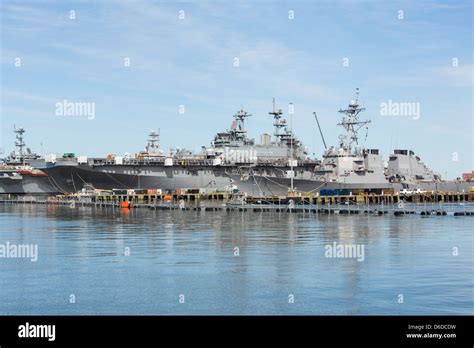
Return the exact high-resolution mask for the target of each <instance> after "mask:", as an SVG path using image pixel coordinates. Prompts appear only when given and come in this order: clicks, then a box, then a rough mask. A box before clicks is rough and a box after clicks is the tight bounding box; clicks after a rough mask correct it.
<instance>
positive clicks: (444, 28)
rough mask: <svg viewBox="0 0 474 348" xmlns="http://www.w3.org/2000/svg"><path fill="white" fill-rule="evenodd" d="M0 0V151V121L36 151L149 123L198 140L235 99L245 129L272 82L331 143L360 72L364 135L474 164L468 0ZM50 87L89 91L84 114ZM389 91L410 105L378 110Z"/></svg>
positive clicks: (259, 126) (266, 107)
mask: <svg viewBox="0 0 474 348" xmlns="http://www.w3.org/2000/svg"><path fill="white" fill-rule="evenodd" d="M0 6H1V64H2V67H1V81H0V83H1V110H0V111H1V125H0V126H1V142H0V146H1V147H2V149H3V151H4V152H6V153H8V152H10V151H11V150H12V147H13V141H14V137H13V133H12V128H13V125H14V124H16V125H17V126H18V125H21V126H23V127H25V128H26V129H27V134H26V140H27V143H28V145H29V146H30V147H31V148H33V149H34V150H36V151H37V152H41V151H42V152H43V153H44V154H46V153H63V152H75V153H76V154H78V155H89V156H104V155H106V154H109V153H115V154H123V153H124V152H130V153H134V152H137V151H139V150H141V149H142V148H143V147H144V145H145V141H146V135H147V133H148V132H149V131H150V130H151V129H158V128H159V129H160V130H161V145H162V147H163V148H164V149H169V148H170V147H185V148H189V149H194V150H199V149H200V147H201V146H202V145H208V144H209V143H210V141H211V140H212V139H213V136H214V134H215V133H216V132H217V131H221V130H224V129H227V128H228V127H229V126H230V123H231V118H232V115H233V114H234V113H235V112H236V111H237V110H238V109H239V108H240V107H241V105H243V106H244V108H245V109H246V110H248V111H249V112H250V113H252V114H253V116H252V117H251V118H250V120H249V122H248V127H247V128H248V131H249V135H250V136H251V137H254V138H256V140H257V141H259V138H260V134H261V133H264V132H270V131H271V124H272V120H271V117H270V116H269V115H268V111H270V109H271V100H272V97H275V98H276V100H277V106H278V107H280V108H282V109H283V111H284V112H285V114H287V110H288V104H289V103H290V102H292V103H293V104H294V108H295V114H294V116H293V128H294V131H295V133H296V134H297V135H298V136H299V137H300V138H301V139H302V140H303V142H304V144H305V145H306V146H307V147H308V148H309V151H310V153H311V154H313V153H315V155H316V157H321V154H322V152H323V144H322V142H321V140H320V137H319V135H318V133H317V128H316V125H315V121H314V118H313V115H312V112H313V111H317V113H318V115H319V118H320V122H321V126H322V128H323V131H324V135H325V138H326V141H327V142H328V143H330V144H336V140H337V135H338V134H339V133H340V129H338V127H336V123H337V121H338V120H339V114H338V113H337V110H339V109H340V108H342V107H345V106H346V105H347V104H348V102H349V101H350V100H351V99H353V95H354V90H355V88H356V87H359V88H360V93H361V94H360V101H361V103H362V104H363V106H364V107H366V108H367V111H366V112H365V113H363V114H362V117H363V118H368V119H370V120H371V121H372V123H371V125H370V128H369V134H368V138H367V142H365V145H366V146H367V147H373V148H379V149H380V150H381V151H382V153H383V154H384V155H385V156H388V154H389V152H390V151H391V150H393V148H395V147H397V148H411V149H414V150H415V152H416V153H418V154H419V155H420V156H421V157H422V159H423V160H424V161H425V162H426V163H427V164H428V165H429V166H430V167H432V168H433V169H435V171H437V172H439V173H441V174H442V175H443V176H444V175H445V173H446V172H447V174H448V177H451V178H452V177H455V176H459V175H460V173H461V172H466V171H470V170H472V169H473V167H474V165H473V162H474V161H473V111H472V110H473V62H472V58H473V56H472V47H473V25H472V24H473V21H472V19H473V18H472V16H473V8H472V1H416V2H414V1H390V2H386V1H375V0H374V1H349V0H341V1H309V0H308V1H233V2H229V1H226V2H224V1H199V2H197V1H186V2H174V1H173V2H171V1H59V0H58V1H41V2H40V1H31V2H28V1H8V0H6V1H2V3H1V5H0ZM71 10H73V11H75V19H74V20H71V19H70V18H69V16H70V11H71ZM180 10H183V11H184V14H185V18H184V19H180V18H179V14H180V13H179V11H180ZM290 10H293V11H294V19H289V18H288V17H289V11H290ZM400 10H401V11H403V19H399V16H400V12H399V11H400ZM16 57H20V58H21V66H20V67H16V66H15V58H16ZM126 57H129V58H130V66H129V67H125V66H124V59H125V58H126ZM234 58H239V63H240V65H239V66H238V67H235V66H234ZM344 58H348V59H349V66H344V65H343V62H344ZM453 58H457V60H458V66H453ZM64 99H67V100H69V101H73V102H74V101H75V102H84V101H85V102H93V103H95V107H96V112H95V118H94V119H93V120H90V119H88V118H87V117H67V116H57V115H56V114H55V104H56V103H57V102H60V101H62V100H64ZM388 100H392V101H395V102H416V103H419V105H420V111H421V114H420V118H419V119H417V120H415V119H413V117H407V116H383V115H381V114H380V104H381V103H383V102H387V101H388ZM179 105H184V107H185V112H184V114H180V113H179ZM363 137H365V132H364V134H363ZM41 144H42V146H41ZM453 153H457V158H458V160H457V161H453Z"/></svg>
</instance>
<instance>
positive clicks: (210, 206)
mask: <svg viewBox="0 0 474 348" xmlns="http://www.w3.org/2000/svg"><path fill="white" fill-rule="evenodd" d="M0 203H3V204H53V205H63V206H69V207H71V208H75V207H77V206H82V207H114V208H122V209H138V208H146V209H150V210H188V211H198V212H214V211H227V212H233V211H237V212H253V213H304V214H320V215H326V214H327V215H331V214H336V215H376V216H382V215H394V216H398V217H403V216H409V215H419V216H448V215H449V216H474V209H473V208H474V204H472V206H471V204H470V203H474V192H430V193H417V194H365V195H348V196H320V195H309V194H308V195H290V196H284V197H282V196H270V197H251V196H242V195H235V194H231V193H229V192H214V193H206V194H199V193H185V194H172V195H171V194H155V195H148V194H123V195H112V194H91V195H84V194H70V195H59V196H51V197H46V198H44V197H43V198H41V197H34V196H17V197H4V198H3V199H0ZM450 203H454V204H453V205H456V206H460V207H464V206H465V205H467V206H466V208H469V209H462V208H461V209H457V210H456V211H454V210H452V211H450V210H448V209H446V207H443V205H448V206H449V205H450ZM413 206H415V208H414V207H413Z"/></svg>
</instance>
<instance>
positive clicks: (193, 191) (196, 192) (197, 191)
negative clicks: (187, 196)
mask: <svg viewBox="0 0 474 348" xmlns="http://www.w3.org/2000/svg"><path fill="white" fill-rule="evenodd" d="M187 192H188V193H191V194H198V193H199V189H188V190H187Z"/></svg>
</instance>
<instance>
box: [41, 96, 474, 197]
mask: <svg viewBox="0 0 474 348" xmlns="http://www.w3.org/2000/svg"><path fill="white" fill-rule="evenodd" d="M364 110H365V109H364V108H361V107H360V105H359V91H358V89H357V90H356V99H355V100H353V101H351V102H350V104H349V105H348V107H347V108H346V109H343V110H339V113H341V114H342V115H343V116H342V119H341V121H340V122H339V123H338V126H340V127H342V128H343V130H344V132H343V133H342V134H341V136H340V137H339V141H338V145H337V146H331V147H329V148H327V147H326V143H325V141H324V138H323V141H324V145H325V147H326V149H325V151H324V153H323V156H322V159H321V160H317V159H311V158H309V157H308V152H307V150H306V149H305V147H304V145H303V144H302V142H301V141H300V140H299V139H298V138H297V137H296V136H295V135H294V133H293V130H292V127H290V125H289V124H288V122H287V120H286V119H285V118H284V117H283V112H282V110H281V109H276V107H275V101H273V109H272V111H270V112H269V114H270V115H271V116H272V117H273V128H274V132H273V135H270V134H262V135H261V139H260V143H259V144H257V143H256V142H255V139H251V138H249V137H248V136H247V130H246V128H245V124H246V119H247V118H248V117H250V116H251V114H249V113H248V112H246V111H245V110H243V109H241V110H239V111H238V112H237V113H236V114H235V115H234V116H233V121H232V124H231V127H230V128H229V129H228V130H226V131H223V132H219V133H217V134H216V135H215V137H214V140H213V141H212V142H211V145H210V146H209V147H203V148H202V150H201V151H200V152H197V153H193V152H192V151H188V150H186V149H181V148H176V149H171V150H170V151H169V152H168V153H165V151H163V150H162V149H161V148H160V145H159V132H154V131H152V132H151V133H150V134H149V139H148V143H147V146H146V147H145V149H144V150H143V151H140V152H138V153H136V154H135V156H130V155H128V154H125V155H124V156H115V155H110V156H107V157H106V158H88V157H85V156H79V157H71V156H69V155H68V156H63V157H57V156H55V155H49V156H47V158H46V159H45V166H44V168H43V169H42V170H43V171H44V172H45V173H46V174H47V175H48V177H49V178H50V180H51V181H52V183H53V184H54V185H55V187H56V189H57V190H58V191H60V192H77V191H79V190H81V189H82V188H83V187H84V185H88V186H90V185H92V186H93V187H94V188H97V189H107V190H112V189H150V188H158V189H162V190H166V191H174V190H177V189H179V190H181V189H194V190H195V189H201V190H208V191H225V190H233V191H240V192H242V193H245V194H249V195H253V196H267V195H288V194H299V193H319V192H325V191H328V190H346V191H347V190H349V191H350V192H351V193H352V192H353V191H354V192H356V191H360V190H365V191H376V190H378V191H383V190H386V191H388V190H395V191H398V190H403V189H405V190H415V189H418V190H430V191H459V192H461V191H463V190H467V189H468V188H469V187H470V183H467V182H462V181H444V180H441V177H440V176H439V175H437V174H435V173H433V171H432V170H431V169H429V168H428V167H427V166H426V165H425V164H424V163H423V162H422V161H421V159H420V157H418V156H417V155H415V153H414V152H413V151H411V150H405V149H401V150H400V149H397V150H394V152H393V153H392V154H391V155H390V157H389V159H388V161H387V162H385V161H384V159H383V158H382V156H381V154H380V153H379V150H378V149H374V148H365V147H364V146H362V145H361V144H359V135H358V133H359V131H360V130H361V128H363V127H365V128H366V129H368V125H369V123H370V121H368V120H360V119H359V116H360V114H361V112H363V111H364ZM318 125H319V123H318ZM321 135H322V133H321ZM336 192H340V191H336ZM336 194H337V193H336Z"/></svg>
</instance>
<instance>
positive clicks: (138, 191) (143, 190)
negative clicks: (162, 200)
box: [134, 189, 147, 195]
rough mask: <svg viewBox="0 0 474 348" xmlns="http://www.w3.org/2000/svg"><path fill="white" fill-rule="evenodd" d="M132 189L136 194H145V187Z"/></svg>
mask: <svg viewBox="0 0 474 348" xmlns="http://www.w3.org/2000/svg"><path fill="white" fill-rule="evenodd" d="M134 191H135V194H136V195H146V193H147V190H146V189H135V190H134Z"/></svg>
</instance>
